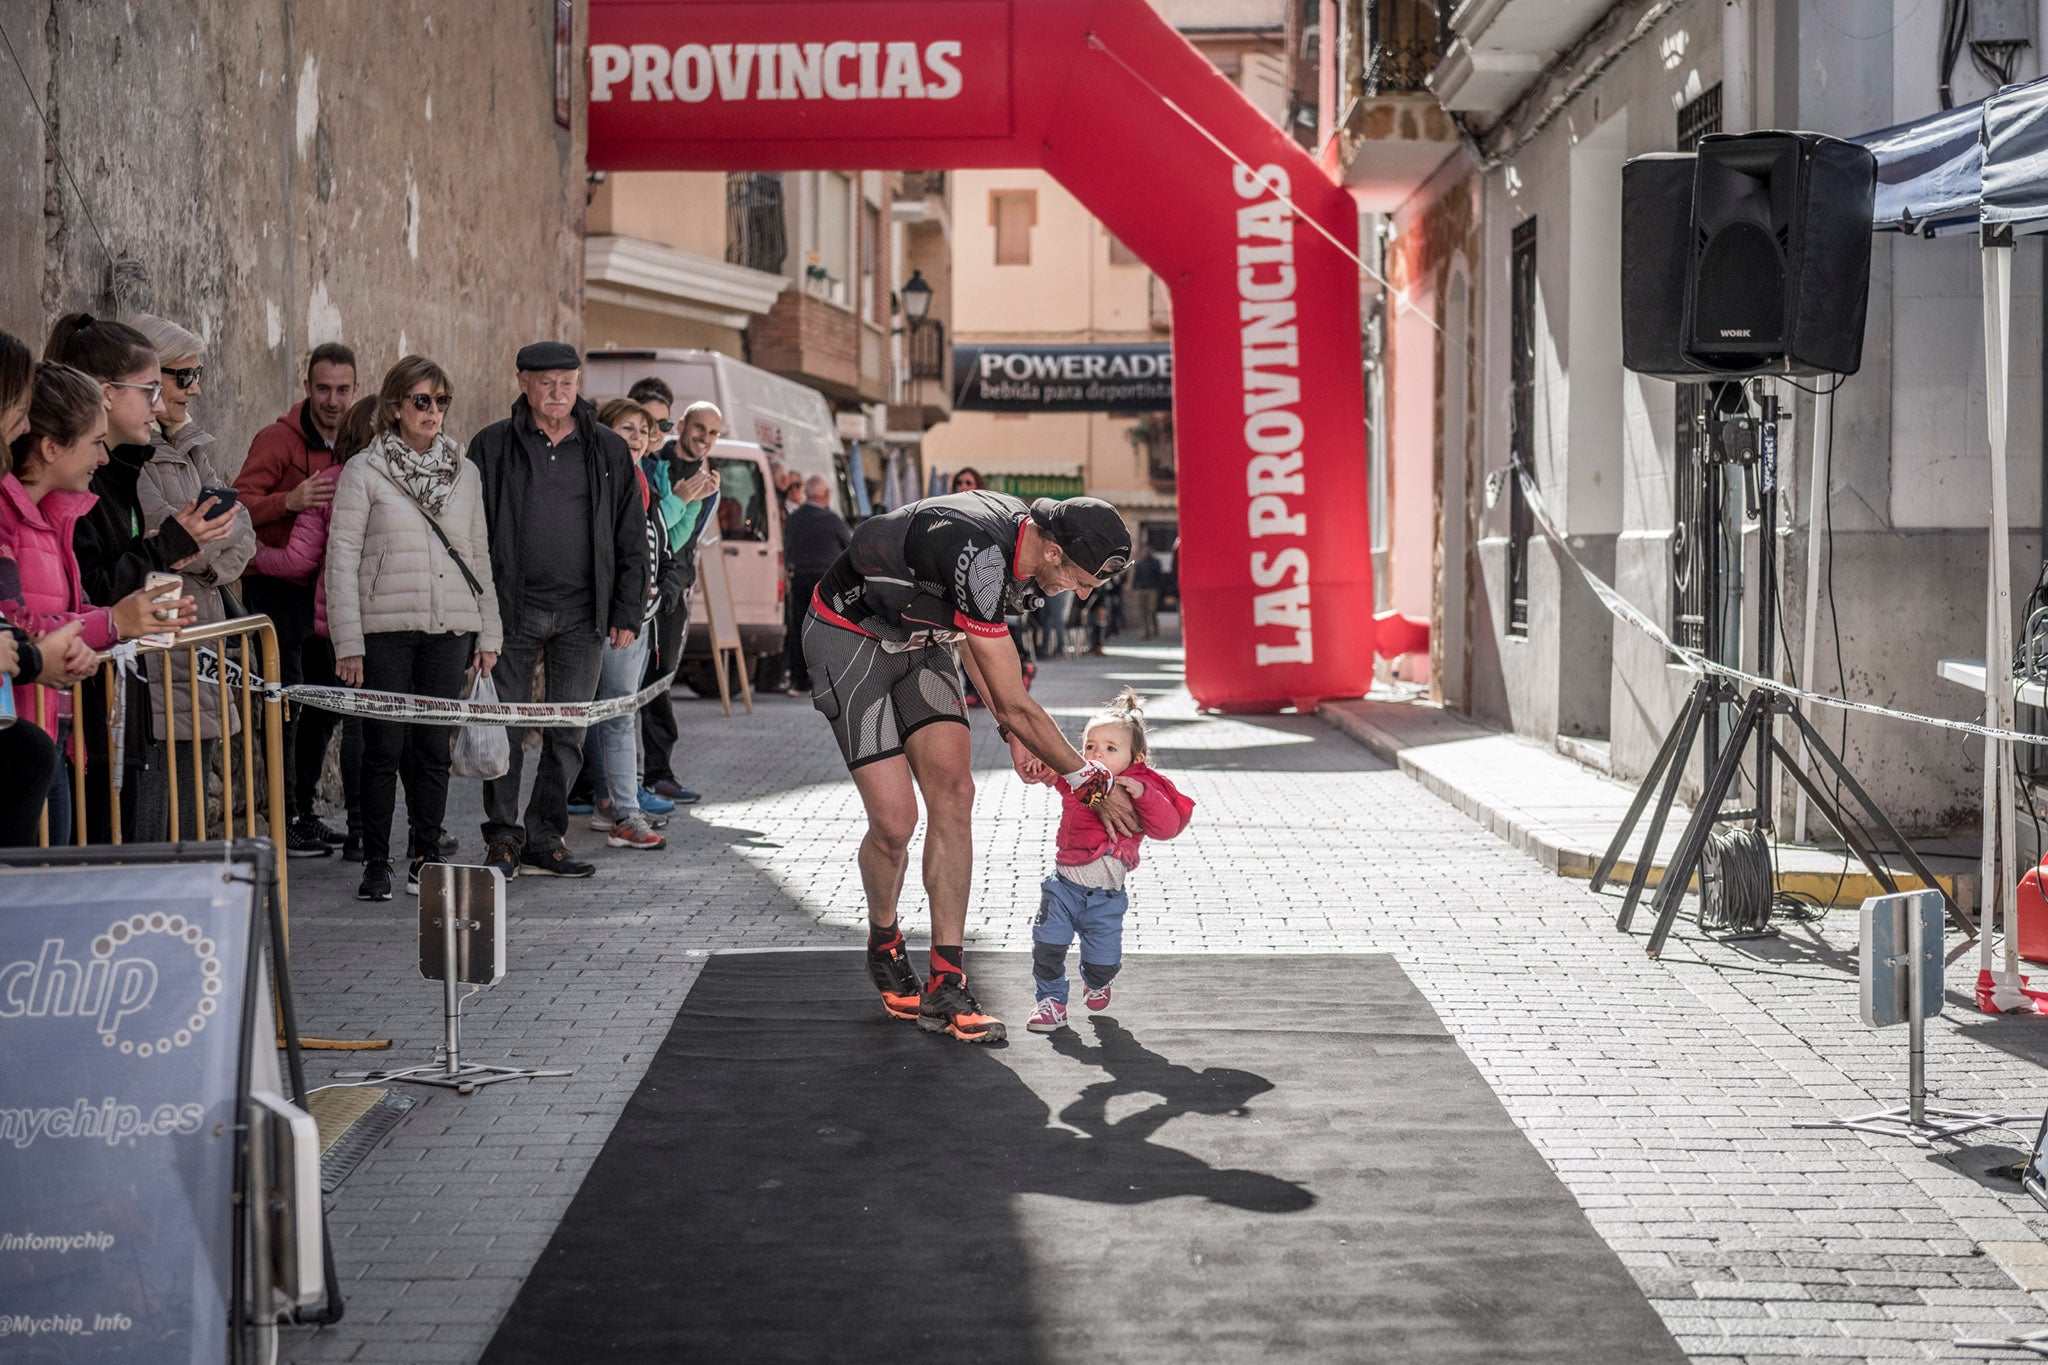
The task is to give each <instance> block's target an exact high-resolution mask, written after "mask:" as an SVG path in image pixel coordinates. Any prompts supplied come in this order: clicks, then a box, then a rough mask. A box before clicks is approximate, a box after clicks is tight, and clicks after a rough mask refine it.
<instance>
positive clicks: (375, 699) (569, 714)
mask: <svg viewBox="0 0 2048 1365" xmlns="http://www.w3.org/2000/svg"><path fill="white" fill-rule="evenodd" d="M675 676H676V675H675V674H673V673H668V674H664V675H663V676H662V677H659V678H656V679H655V680H654V681H653V682H651V683H649V684H647V686H645V687H643V688H641V689H640V690H639V691H638V692H635V693H634V694H633V695H632V696H630V697H607V698H606V699H604V700H603V701H588V702H510V701H470V700H468V699H467V698H462V697H420V696H414V695H412V694H411V693H406V692H366V691H364V690H363V689H362V688H360V687H311V686H296V687H287V688H285V689H284V694H285V695H286V696H287V697H290V698H291V699H292V700H293V701H295V702H298V703H300V704H301V705H304V706H317V707H319V708H320V709H321V710H322V711H339V712H340V713H341V714H343V715H347V716H366V717H368V718H369V719H371V720H395V721H406V722H409V723H412V724H415V725H510V726H513V727H514V728H517V729H535V728H540V729H579V728H581V727H583V726H586V725H595V724H597V723H598V722H599V721H605V720H611V719H613V718H615V717H618V716H629V715H631V714H633V713H634V712H635V711H638V710H639V709H640V708H641V707H643V706H645V705H647V703H648V702H649V701H651V700H653V699H654V698H655V697H657V696H659V695H661V694H662V693H663V692H666V691H667V690H668V688H669V684H670V683H672V682H673V681H675Z"/></svg>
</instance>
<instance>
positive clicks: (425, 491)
mask: <svg viewBox="0 0 2048 1365" xmlns="http://www.w3.org/2000/svg"><path fill="white" fill-rule="evenodd" d="M372 448H373V449H374V450H375V451H376V452H377V453H378V454H379V455H381V456H383V457H384V465H385V467H386V468H388V469H389V470H390V471H391V477H392V478H394V479H396V480H398V483H399V485H400V486H401V487H403V488H404V489H405V491H406V492H408V493H410V494H412V499H413V501H414V502H416V503H418V504H419V505H420V506H421V507H422V508H424V509H425V510H426V513H427V515H428V516H430V517H434V518H436V519H439V517H440V515H441V509H442V508H443V507H446V506H447V505H448V495H449V494H450V493H452V492H453V491H454V490H455V475H456V473H457V471H459V470H460V469H461V468H462V452H461V451H460V450H458V449H456V447H455V442H453V441H451V440H449V439H448V436H447V433H445V432H442V433H438V434H436V435H435V437H434V443H433V444H432V445H430V446H428V447H427V448H426V449H425V450H424V451H419V450H414V449H413V448H412V447H411V446H409V445H407V444H406V443H405V442H404V441H403V440H401V439H399V435H398V433H397V432H395V431H387V432H383V433H381V434H380V435H379V436H378V437H377V439H376V441H375V442H373V443H372Z"/></svg>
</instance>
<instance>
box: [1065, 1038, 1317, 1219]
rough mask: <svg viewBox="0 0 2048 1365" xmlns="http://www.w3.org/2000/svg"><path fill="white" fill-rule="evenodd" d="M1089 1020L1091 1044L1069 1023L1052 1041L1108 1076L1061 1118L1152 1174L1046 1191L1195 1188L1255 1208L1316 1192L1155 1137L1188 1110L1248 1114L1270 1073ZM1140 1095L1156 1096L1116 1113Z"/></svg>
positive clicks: (1292, 1206)
mask: <svg viewBox="0 0 2048 1365" xmlns="http://www.w3.org/2000/svg"><path fill="white" fill-rule="evenodd" d="M1086 1023H1087V1024H1088V1025H1089V1027H1090V1029H1091V1031H1092V1032H1093V1033H1094V1035H1095V1042H1094V1043H1093V1044H1089V1043H1087V1042H1084V1041H1083V1040H1082V1038H1081V1036H1080V1034H1079V1033H1077V1032H1075V1031H1074V1030H1073V1029H1071V1028H1066V1029H1061V1030H1060V1031H1059V1032H1057V1033H1055V1034H1053V1035H1052V1045H1053V1049H1054V1050H1055V1051H1056V1052H1058V1053H1059V1054H1060V1055H1061V1056H1062V1057H1065V1058H1068V1059H1069V1060H1071V1061H1076V1062H1079V1063H1081V1064H1082V1065H1084V1066H1094V1067H1100V1068H1102V1070H1104V1071H1105V1072H1107V1073H1108V1077H1107V1079H1104V1080H1100V1081H1095V1082H1092V1083H1091V1084H1089V1085H1088V1086H1087V1087H1086V1088H1084V1089H1083V1090H1082V1091H1081V1097H1080V1098H1079V1099H1078V1100H1076V1101H1074V1102H1073V1103H1072V1104H1070V1105H1068V1106H1067V1107H1066V1108H1065V1109H1062V1110H1061V1111H1060V1122H1061V1123H1064V1124H1067V1125H1068V1126H1069V1127H1071V1128H1075V1129H1078V1130H1079V1131H1080V1132H1081V1133H1082V1134H1083V1135H1084V1140H1085V1141H1087V1142H1090V1143H1094V1144H1102V1145H1103V1146H1104V1147H1106V1148H1107V1149H1110V1150H1103V1151H1098V1152H1096V1153H1094V1156H1095V1159H1096V1160H1097V1161H1101V1162H1103V1163H1104V1164H1106V1165H1110V1166H1114V1167H1119V1168H1121V1167H1125V1166H1130V1167H1135V1168H1142V1169H1144V1170H1145V1171H1147V1173H1148V1174H1149V1177H1150V1180H1149V1182H1148V1183H1147V1184H1146V1185H1144V1186H1132V1187H1128V1188H1127V1189H1126V1190H1123V1191H1118V1190H1115V1189H1097V1190H1091V1191H1089V1192H1087V1193H1085V1194H1083V1193H1076V1192H1075V1191H1073V1190H1072V1189H1071V1188H1069V1189H1061V1190H1050V1191H1047V1193H1054V1194H1066V1195H1068V1196H1069V1197H1073V1198H1086V1199H1095V1200H1100V1201H1102V1202H1105V1203H1133V1202H1138V1201H1139V1200H1141V1199H1146V1200H1149V1199H1169V1198H1172V1197H1174V1196H1176V1195H1198V1196H1200V1197H1202V1198H1206V1199H1209V1200H1212V1201H1214V1202H1215V1203H1218V1204H1228V1205H1230V1206H1231V1207H1232V1208H1239V1209H1245V1210H1247V1211H1249V1212H1253V1213H1298V1212H1300V1211H1301V1210H1303V1209H1306V1208H1309V1207H1310V1206H1312V1205H1313V1204H1314V1203H1315V1202H1316V1201H1315V1196H1314V1195H1312V1194H1310V1193H1309V1192H1308V1190H1307V1189H1306V1188H1304V1187H1303V1186H1301V1185H1298V1184H1296V1183H1294V1182H1293V1181H1289V1180H1282V1179H1280V1178H1279V1177H1277V1176H1272V1175H1267V1174H1265V1173H1263V1172H1260V1171H1241V1170H1218V1169H1216V1168H1214V1167H1212V1166H1210V1165H1209V1164H1208V1163H1207V1162H1204V1161H1202V1160H1200V1159H1199V1158H1197V1157H1193V1156H1190V1155H1189V1154H1188V1153H1186V1152H1182V1151H1178V1150H1176V1149H1175V1148H1172V1147H1166V1146H1162V1145H1159V1144H1156V1143H1154V1142H1153V1141H1152V1138H1153V1136H1154V1135H1155V1134H1157V1133H1158V1132H1159V1130H1160V1129H1162V1128H1164V1127H1165V1126H1166V1125H1167V1124H1169V1123H1171V1122H1173V1120H1175V1119H1177V1118H1182V1117H1184V1116H1186V1115H1189V1114H1200V1115H1205V1116H1208V1117H1212V1118H1213V1117H1230V1118H1240V1119H1242V1118H1249V1117H1250V1115H1251V1110H1250V1108H1249V1107H1248V1106H1249V1105H1250V1103H1251V1101H1252V1100H1253V1099H1254V1098H1255V1097H1257V1096H1259V1095H1263V1094H1265V1093H1266V1092H1267V1091H1269V1090H1271V1089H1272V1088H1273V1083H1272V1082H1271V1081H1269V1080H1267V1079H1266V1078H1265V1077H1263V1076H1258V1075H1254V1074H1253V1073H1252V1072H1249V1071H1240V1070H1237V1069H1236V1068H1234V1067H1221V1066H1211V1067H1204V1068H1202V1069H1201V1070H1200V1071H1197V1070H1195V1069H1194V1068H1193V1067H1189V1066H1183V1065H1181V1064H1180V1063H1178V1062H1173V1061H1168V1060H1167V1059H1166V1058H1165V1057H1163V1056H1161V1055H1160V1054H1159V1053H1157V1052H1154V1051H1152V1050H1151V1049H1150V1048H1148V1047H1146V1046H1145V1045H1144V1044H1142V1043H1140V1042H1139V1041H1138V1039H1137V1037H1136V1036H1135V1035H1134V1034H1132V1032H1131V1031H1130V1030H1129V1029H1127V1028H1125V1027H1124V1026H1123V1025H1121V1024H1119V1023H1118V1022H1117V1021H1116V1020H1115V1019H1114V1018H1111V1017H1108V1016H1104V1015H1095V1016H1092V1017H1090V1018H1088V1019H1087V1020H1086ZM1143 1095H1153V1096H1156V1097H1157V1102H1156V1103H1154V1104H1151V1105H1148V1106H1146V1107H1145V1108H1143V1109H1140V1110H1138V1111H1137V1112H1136V1113H1132V1114H1129V1115H1127V1116H1125V1117H1124V1118H1121V1119H1117V1120H1114V1121H1112V1120H1111V1118H1110V1117H1109V1107H1110V1103H1111V1102H1112V1101H1113V1100H1117V1099H1122V1098H1126V1097H1134V1096H1143Z"/></svg>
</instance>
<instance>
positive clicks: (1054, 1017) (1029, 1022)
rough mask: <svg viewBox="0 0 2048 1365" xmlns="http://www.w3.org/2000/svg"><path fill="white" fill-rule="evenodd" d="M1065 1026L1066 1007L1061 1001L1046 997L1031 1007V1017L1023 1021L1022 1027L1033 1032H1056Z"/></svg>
mask: <svg viewBox="0 0 2048 1365" xmlns="http://www.w3.org/2000/svg"><path fill="white" fill-rule="evenodd" d="M1066 1026H1067V1007H1066V1004H1065V1003H1064V1002H1063V1001H1059V1000H1054V999H1051V998H1050V997H1048V998H1047V999H1044V1000H1041V1001H1039V1002H1038V1003H1037V1004H1036V1005H1034V1006H1033V1007H1032V1009H1031V1017H1030V1018H1029V1019H1026V1020H1025V1021H1024V1027H1025V1028H1027V1029H1030V1030H1031V1031H1032V1032H1033V1033H1057V1032H1058V1031H1059V1030H1061V1029H1063V1028H1065V1027H1066Z"/></svg>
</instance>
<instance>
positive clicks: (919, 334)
mask: <svg viewBox="0 0 2048 1365" xmlns="http://www.w3.org/2000/svg"><path fill="white" fill-rule="evenodd" d="M908 340H909V343H910V377H911V378H912V379H937V380H941V381H943V380H944V379H945V377H946V324H945V323H943V322H940V321H939V320H938V319H936V318H927V319H925V320H924V321H923V322H915V323H912V324H910V333H909V337H908Z"/></svg>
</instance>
